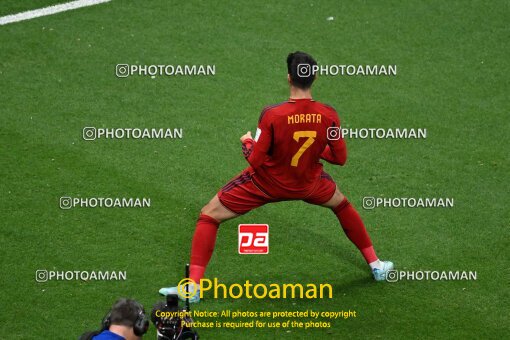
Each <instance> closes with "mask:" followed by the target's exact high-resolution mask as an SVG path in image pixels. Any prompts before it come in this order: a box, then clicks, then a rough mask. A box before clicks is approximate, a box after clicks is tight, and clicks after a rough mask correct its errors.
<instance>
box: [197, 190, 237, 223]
mask: <svg viewBox="0 0 510 340" xmlns="http://www.w3.org/2000/svg"><path fill="white" fill-rule="evenodd" d="M200 214H203V215H207V216H209V217H212V218H214V219H215V220H217V221H218V222H220V223H221V222H224V221H226V220H230V219H231V218H234V217H237V216H239V215H238V214H236V213H233V212H232V211H230V210H228V209H227V208H225V206H223V204H221V202H220V199H219V198H218V195H214V197H213V198H212V199H211V200H210V201H209V203H207V204H206V205H205V206H204V207H203V208H202V210H201V211H200Z"/></svg>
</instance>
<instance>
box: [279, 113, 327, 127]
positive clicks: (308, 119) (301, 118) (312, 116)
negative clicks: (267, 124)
mask: <svg viewBox="0 0 510 340" xmlns="http://www.w3.org/2000/svg"><path fill="white" fill-rule="evenodd" d="M321 120H322V115H321V114H320V113H298V114H295V115H290V116H288V117H287V124H289V125H291V124H304V123H312V124H313V123H315V124H320V123H321Z"/></svg>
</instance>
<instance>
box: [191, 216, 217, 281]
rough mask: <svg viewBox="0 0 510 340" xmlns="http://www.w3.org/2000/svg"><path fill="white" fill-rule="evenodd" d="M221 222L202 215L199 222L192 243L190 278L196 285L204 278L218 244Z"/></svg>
mask: <svg viewBox="0 0 510 340" xmlns="http://www.w3.org/2000/svg"><path fill="white" fill-rule="evenodd" d="M219 226H220V222H218V221H217V220H215V219H214V218H212V217H210V216H207V215H204V214H200V216H199V217H198V221H197V227H196V229H195V234H194V235H193V241H192V242H191V262H190V266H189V277H190V278H191V279H193V280H194V281H195V282H196V283H199V282H200V279H201V278H203V277H204V273H205V268H206V267H207V264H208V263H209V260H210V259H211V256H212V253H213V251H214V244H215V243H216V234H217V233H218V227H219Z"/></svg>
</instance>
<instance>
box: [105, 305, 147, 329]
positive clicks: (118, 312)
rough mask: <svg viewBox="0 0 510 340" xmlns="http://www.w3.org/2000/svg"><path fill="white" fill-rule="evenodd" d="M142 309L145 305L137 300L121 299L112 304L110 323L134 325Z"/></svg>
mask: <svg viewBox="0 0 510 340" xmlns="http://www.w3.org/2000/svg"><path fill="white" fill-rule="evenodd" d="M142 310H143V307H142V306H141V305H140V304H139V303H138V302H137V301H135V300H132V299H119V300H117V302H115V304H114V305H113V306H112V309H111V313H110V323H111V324H112V325H122V326H127V327H133V326H134V325H135V322H136V320H137V318H138V315H139V314H140V312H141V311H142Z"/></svg>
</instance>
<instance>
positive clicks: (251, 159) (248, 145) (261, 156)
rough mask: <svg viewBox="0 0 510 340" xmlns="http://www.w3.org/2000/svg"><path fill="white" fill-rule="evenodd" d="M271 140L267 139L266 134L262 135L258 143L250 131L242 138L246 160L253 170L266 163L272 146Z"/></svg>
mask: <svg viewBox="0 0 510 340" xmlns="http://www.w3.org/2000/svg"><path fill="white" fill-rule="evenodd" d="M270 140H271V138H270V137H269V138H267V136H266V135H265V133H264V132H262V133H261V134H260V137H259V141H258V142H256V141H255V140H253V138H252V136H251V132H250V131H248V132H247V133H246V134H244V135H243V136H242V137H241V143H242V144H243V155H244V158H246V160H247V161H248V163H249V164H250V165H251V167H252V168H253V169H256V168H258V167H259V166H261V165H262V163H264V160H265V159H266V153H267V150H268V149H269V146H270ZM268 141H269V143H268Z"/></svg>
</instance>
